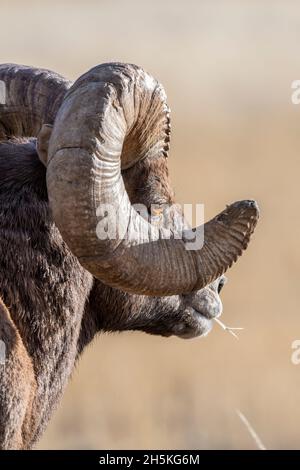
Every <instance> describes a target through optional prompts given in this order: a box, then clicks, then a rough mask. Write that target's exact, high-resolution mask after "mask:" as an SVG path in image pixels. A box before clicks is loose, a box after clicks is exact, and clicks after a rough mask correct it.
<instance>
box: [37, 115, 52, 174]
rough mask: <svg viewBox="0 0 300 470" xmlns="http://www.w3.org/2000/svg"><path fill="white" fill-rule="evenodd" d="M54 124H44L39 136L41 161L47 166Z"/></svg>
mask: <svg viewBox="0 0 300 470" xmlns="http://www.w3.org/2000/svg"><path fill="white" fill-rule="evenodd" d="M52 129H53V126H51V124H43V125H42V127H41V130H40V132H39V133H38V136H37V153H38V156H39V159H40V160H41V162H42V163H43V164H44V165H45V166H46V167H47V161H48V146H49V140H50V137H51V134H52Z"/></svg>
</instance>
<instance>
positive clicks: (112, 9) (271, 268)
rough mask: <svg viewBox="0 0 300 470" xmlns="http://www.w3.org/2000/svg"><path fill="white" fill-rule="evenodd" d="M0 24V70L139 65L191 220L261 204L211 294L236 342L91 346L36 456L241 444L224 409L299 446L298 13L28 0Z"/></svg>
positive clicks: (260, 7)
mask: <svg viewBox="0 0 300 470" xmlns="http://www.w3.org/2000/svg"><path fill="white" fill-rule="evenodd" d="M1 17H2V18H5V21H3V20H2V22H1V29H0V44H2V46H3V47H2V48H1V52H0V54H1V55H0V59H1V62H8V61H10V62H20V63H26V64H33V65H40V66H44V67H48V68H52V69H54V70H56V71H58V72H60V73H62V74H63V75H66V76H68V77H70V78H75V77H77V76H78V75H80V74H81V73H82V72H84V71H86V70H87V69H88V68H89V67H91V66H93V65H95V64H97V63H100V62H104V61H107V60H123V61H130V62H134V63H137V64H140V65H142V66H144V67H145V68H146V69H148V70H149V71H150V72H151V73H153V74H154V75H155V76H157V77H158V78H159V79H160V80H161V81H162V82H163V84H164V86H165V88H166V90H167V92H168V96H169V103H170V106H171V108H172V122H173V139H172V147H171V157H170V168H171V174H172V179H173V182H174V186H175V189H176V193H177V198H178V200H179V201H180V202H183V203H196V202H204V203H205V209H206V217H207V218H209V217H211V216H212V215H213V214H214V213H215V212H216V211H217V210H221V209H223V207H224V205H225V204H226V203H228V202H231V201H233V200H236V199H243V198H250V197H253V198H255V199H257V200H258V202H259V204H260V206H261V211H262V217H261V221H260V223H259V226H258V228H257V231H256V233H255V236H254V239H253V242H252V243H251V245H250V247H249V250H248V252H247V253H245V255H244V256H243V258H242V259H241V260H240V261H239V263H238V264H237V265H236V266H235V267H233V268H232V269H231V271H230V272H228V277H229V283H228V284H227V285H226V287H225V289H224V294H223V295H222V297H223V301H224V316H223V320H224V322H225V323H226V324H229V325H231V324H233V325H237V326H243V327H245V331H243V332H241V333H240V341H238V342H237V341H235V340H234V338H231V336H230V335H227V334H225V333H224V332H223V331H222V330H221V329H220V328H218V327H217V325H216V326H215V328H214V331H213V332H212V333H211V334H210V335H209V336H208V337H207V338H205V339H203V340H194V341H187V342H184V341H181V340H178V339H176V338H173V339H162V338H156V337H150V336H148V337H147V336H146V335H142V334H136V333H127V334H121V335H112V336H101V337H99V339H98V340H97V341H96V342H95V344H94V345H93V346H92V347H90V348H89V349H88V351H87V352H86V353H85V354H84V356H83V358H82V360H81V361H80V363H79V365H78V367H77V370H76V371H75V373H74V377H73V380H72V382H71V384H70V385H69V387H68V390H67V392H66V394H65V397H64V400H63V402H62V405H61V407H60V409H59V411H58V412H57V413H56V415H55V417H54V419H53V421H52V423H51V424H50V427H49V429H48V431H47V432H46V434H45V436H44V438H43V439H42V441H41V443H40V444H39V448H130V447H131V448H135V447H137V448H143V447H144V448H171V447H178V448H228V449H230V448H241V447H243V448H248V447H249V448H252V447H254V444H253V441H252V439H251V437H250V436H249V434H248V433H247V430H245V428H244V427H243V425H242V423H241V422H240V420H239V419H238V417H237V416H236V413H235V409H236V408H239V409H241V410H243V412H244V413H245V415H246V416H247V418H249V420H250V422H251V423H252V425H253V426H254V428H255V429H256V430H257V431H259V435H260V437H261V438H262V440H263V442H264V443H265V445H266V446H267V448H283V447H289V448H296V447H297V446H299V421H300V406H299V390H300V366H299V368H297V367H296V366H293V365H292V364H291V362H290V354H291V349H290V345H291V342H292V340H294V339H296V338H297V337H298V338H299V337H300V317H299V287H298V283H299V266H300V250H299V240H300V219H299V212H300V211H299V209H300V207H299V206H300V197H299V171H300V159H299V151H300V106H299V107H297V106H293V105H292V104H291V100H290V95H291V89H290V86H291V82H292V80H295V79H299V78H300V60H299V53H298V44H299V43H300V6H299V4H297V3H296V2H293V1H286V2H277V1H274V2H269V1H267V0H265V1H262V0H248V1H245V2H238V1H225V0H224V1H223V2H217V1H209V0H206V1H196V0H195V1H188V2H185V3H183V2H180V1H179V0H173V1H170V0H167V1H164V2H160V1H158V0H155V1H153V2H151V3H149V2H139V1H137V0H136V1H132V0H128V1H126V2H120V1H108V0H103V1H100V2H99V1H97V2H96V1H86V2H76V1H75V2H72V3H71V2H67V1H66V0H65V1H60V2H58V1H56V0H54V1H51V2H50V1H45V2H35V1H32V0H28V1H27V2H20V1H11V2H8V3H6V4H5V5H1Z"/></svg>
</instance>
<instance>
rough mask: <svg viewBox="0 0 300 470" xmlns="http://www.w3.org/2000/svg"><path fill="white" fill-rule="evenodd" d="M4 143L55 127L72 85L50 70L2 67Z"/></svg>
mask: <svg viewBox="0 0 300 470" xmlns="http://www.w3.org/2000/svg"><path fill="white" fill-rule="evenodd" d="M0 82H1V83H2V84H4V87H2V95H3V96H2V99H1V100H0V140H6V139H8V138H10V137H14V136H17V137H23V136H24V137H36V136H37V135H38V133H39V131H40V129H41V127H42V126H43V124H53V122H54V119H55V116H56V113H57V111H58V109H59V108H60V105H61V103H62V100H63V98H64V95H65V94H66V91H67V90H68V88H69V87H70V85H71V82H69V81H67V80H66V79H64V78H63V77H61V76H60V75H58V74H56V73H55V72H51V71H50V70H44V69H38V68H33V67H27V66H24V65H15V64H3V65H0Z"/></svg>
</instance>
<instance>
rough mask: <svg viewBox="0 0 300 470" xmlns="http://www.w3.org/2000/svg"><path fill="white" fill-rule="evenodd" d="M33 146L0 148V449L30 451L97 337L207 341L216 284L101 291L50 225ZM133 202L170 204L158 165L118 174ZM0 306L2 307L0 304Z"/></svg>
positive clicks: (27, 143)
mask: <svg viewBox="0 0 300 470" xmlns="http://www.w3.org/2000/svg"><path fill="white" fill-rule="evenodd" d="M45 175H46V170H45V168H44V166H43V165H42V163H41V162H40V161H39V159H38V156H37V153H36V142H35V140H30V141H20V140H18V141H10V142H3V143H0V296H1V298H2V300H1V302H0V340H2V341H4V343H5V345H6V360H5V364H4V365H1V364H0V448H2V449H28V448H31V447H32V446H33V445H34V444H35V443H36V441H37V440H38V438H39V437H40V435H41V433H42V432H43V430H44V429H45V426H46V424H47V422H48V420H49V419H50V416H51V414H52V412H53V410H54V409H55V407H56V406H57V404H58V402H59V400H60V398H61V396H62V394H63V391H64V389H65V386H66V384H67V382H68V380H69V378H70V375H71V372H72V370H73V368H74V364H75V362H76V358H77V357H78V355H79V354H80V353H81V352H82V351H83V349H84V348H85V346H86V345H87V344H88V343H89V342H90V341H91V340H92V339H93V338H94V336H95V334H96V333H98V332H100V331H123V330H141V331H145V332H148V333H153V334H161V335H164V336H169V335H172V334H176V335H178V336H182V337H191V336H196V335H199V334H202V333H206V332H207V331H209V329H210V328H211V318H213V317H214V316H216V315H218V314H219V313H220V309H221V303H220V301H219V297H218V292H217V291H218V282H215V283H214V284H213V285H211V286H209V287H208V288H206V289H203V290H202V291H200V294H199V293H198V297H197V296H196V294H197V293H196V294H193V295H191V296H172V297H165V298H155V297H152V298H151V297H144V296H138V295H130V294H126V293H123V292H121V291H119V290H115V289H112V288H110V287H108V286H105V285H103V284H102V283H101V282H100V281H98V280H96V279H95V278H93V276H92V275H91V274H90V273H88V272H87V271H85V270H84V269H83V268H82V267H81V265H80V264H79V262H78V260H77V259H76V258H75V257H74V256H73V255H72V253H71V252H70V251H69V249H68V247H67V246H66V244H65V243H64V241H63V240H62V238H61V235H60V233H59V231H58V229H57V227H56V226H55V224H54V223H53V221H52V218H51V214H50V211H49V206H48V198H47V189H46V178H45ZM124 179H125V184H126V186H127V189H128V191H129V194H130V198H131V200H132V202H141V203H144V204H147V206H148V207H149V206H150V204H151V203H159V204H161V203H164V202H171V201H172V200H173V195H172V191H171V188H170V184H169V179H168V173H167V165H166V161H165V158H164V157H161V158H160V160H159V161H152V162H149V161H145V162H142V163H140V164H137V165H136V166H135V167H134V168H133V169H131V170H127V171H126V172H124ZM3 302H4V303H5V304H4V303H3Z"/></svg>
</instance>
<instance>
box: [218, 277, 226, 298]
mask: <svg viewBox="0 0 300 470" xmlns="http://www.w3.org/2000/svg"><path fill="white" fill-rule="evenodd" d="M226 282H227V278H226V277H225V276H222V277H221V279H220V280H219V284H218V294H220V292H221V290H222V289H223V287H224V286H225V284H226Z"/></svg>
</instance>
